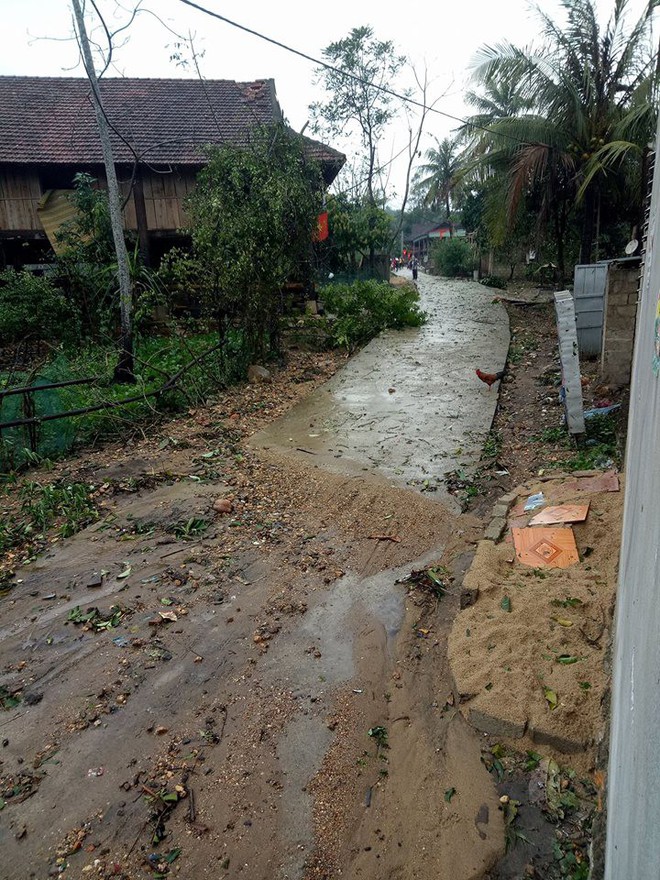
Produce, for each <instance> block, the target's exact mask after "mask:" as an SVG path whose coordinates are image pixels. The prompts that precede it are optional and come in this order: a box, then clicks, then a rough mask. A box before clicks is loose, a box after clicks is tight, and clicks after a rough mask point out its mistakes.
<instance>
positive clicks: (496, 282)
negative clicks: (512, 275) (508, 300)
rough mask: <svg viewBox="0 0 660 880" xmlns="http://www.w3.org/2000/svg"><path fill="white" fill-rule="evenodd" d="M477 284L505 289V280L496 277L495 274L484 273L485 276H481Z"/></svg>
mask: <svg viewBox="0 0 660 880" xmlns="http://www.w3.org/2000/svg"><path fill="white" fill-rule="evenodd" d="M479 284H483V285H484V287H496V288H497V289H498V290H506V281H505V280H504V278H498V277H497V275H486V277H485V278H481V279H480V281H479Z"/></svg>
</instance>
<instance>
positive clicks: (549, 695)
mask: <svg viewBox="0 0 660 880" xmlns="http://www.w3.org/2000/svg"><path fill="white" fill-rule="evenodd" d="M543 696H544V697H545V699H546V702H547V704H548V706H550V709H556V708H557V706H558V705H559V700H558V698H557V694H556V693H555V691H553V690H552V688H549V687H544V688H543Z"/></svg>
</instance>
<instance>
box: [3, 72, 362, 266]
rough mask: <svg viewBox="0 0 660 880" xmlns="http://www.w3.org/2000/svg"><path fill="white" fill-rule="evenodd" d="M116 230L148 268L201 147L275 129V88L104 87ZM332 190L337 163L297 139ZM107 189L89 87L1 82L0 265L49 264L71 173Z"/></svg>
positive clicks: (178, 220)
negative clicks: (120, 199)
mask: <svg viewBox="0 0 660 880" xmlns="http://www.w3.org/2000/svg"><path fill="white" fill-rule="evenodd" d="M100 89H101V95H102V98H103V103H104V107H105V112H106V115H107V117H108V120H109V122H110V124H111V128H112V141H113V150H114V156H115V164H116V167H117V174H118V177H119V180H120V184H121V187H122V189H123V192H124V196H125V200H126V201H125V206H124V223H125V226H126V228H127V229H129V230H134V231H135V232H136V233H137V236H138V240H139V244H140V250H141V252H142V254H143V257H144V258H145V260H146V261H147V262H148V261H150V260H153V259H158V257H159V255H160V254H162V253H163V252H164V251H165V250H166V249H168V248H169V247H170V246H171V245H172V244H173V243H176V242H177V241H181V240H182V230H183V229H185V226H186V214H185V198H186V196H187V195H188V193H189V192H190V191H191V189H192V187H193V186H194V185H195V179H196V175H197V173H198V171H199V170H200V169H201V168H202V167H203V165H204V162H205V153H204V149H205V147H207V146H208V145H210V144H231V145H235V146H242V145H245V144H247V142H248V139H249V136H250V132H251V131H252V130H254V128H255V127H257V126H260V125H268V124H272V123H276V122H280V121H282V118H283V117H282V111H281V109H280V106H279V103H278V101H277V96H276V93H275V83H274V81H273V80H272V79H263V80H256V81H255V82H247V83H245V82H244V83H241V82H234V81H232V80H203V81H202V80H199V79H194V80H187V79H131V78H123V77H122V78H119V77H116V78H104V79H103V80H101V83H100ZM305 144H306V149H307V151H308V155H309V156H310V157H311V158H314V159H316V160H317V161H319V162H320V163H321V167H322V171H323V177H324V180H325V183H326V185H329V184H330V183H331V182H332V181H333V180H334V178H335V177H336V175H337V174H338V173H339V170H340V169H341V167H342V165H343V164H344V162H345V156H343V154H341V153H339V152H337V151H336V150H333V149H332V148H331V147H328V146H326V145H325V144H322V143H319V142H318V141H314V140H311V139H310V138H305ZM78 172H87V173H89V174H91V175H93V176H94V177H95V178H96V179H97V180H98V181H99V183H100V185H103V184H104V170H103V158H102V152H101V144H100V140H99V136H98V131H97V127H96V118H95V114H94V108H93V105H92V102H91V95H90V85H89V82H88V81H87V80H86V79H78V78H72V77H58V78H51V77H22V76H0V266H2V264H9V265H16V266H20V265H25V264H30V263H37V262H39V261H41V260H43V259H47V258H48V257H47V255H48V254H49V253H50V248H51V247H52V246H54V247H55V248H57V239H56V237H55V233H56V230H57V229H58V228H59V226H60V225H61V223H62V222H64V221H65V220H66V219H68V218H69V217H70V216H71V211H72V207H71V203H70V200H69V198H68V196H69V193H70V192H71V190H72V188H73V179H74V176H75V174H76V173H78Z"/></svg>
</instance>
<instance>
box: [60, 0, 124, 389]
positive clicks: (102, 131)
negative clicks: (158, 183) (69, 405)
mask: <svg viewBox="0 0 660 880" xmlns="http://www.w3.org/2000/svg"><path fill="white" fill-rule="evenodd" d="M71 5H72V6H73V12H74V15H75V20H76V29H77V31H78V40H79V43H80V51H81V53H82V60H83V65H84V67H85V72H86V73H87V77H88V79H89V82H90V85H91V87H92V101H93V103H94V111H95V113H96V122H97V125H98V129H99V138H100V140H101V148H102V150H103V162H104V164H105V176H106V180H107V183H108V206H109V209H110V224H111V226H112V238H113V240H114V244H115V253H116V256H117V276H118V280H119V309H120V315H121V338H120V342H119V360H118V362H117V366H116V367H115V373H114V377H115V381H116V382H130V383H134V382H135V375H134V372H133V291H132V289H131V275H130V271H129V267H128V253H127V251H126V241H125V239H124V228H123V224H122V217H121V196H120V194H119V184H118V183H117V172H116V169H115V160H114V157H113V155H112V144H111V143H110V126H109V125H108V120H107V117H106V115H105V112H104V110H103V104H102V101H101V92H100V90H99V81H98V78H97V76H96V70H95V68H94V59H93V58H92V50H91V49H90V47H89V39H88V37H87V29H86V27H85V18H84V16H83V12H82V8H81V6H80V0H71Z"/></svg>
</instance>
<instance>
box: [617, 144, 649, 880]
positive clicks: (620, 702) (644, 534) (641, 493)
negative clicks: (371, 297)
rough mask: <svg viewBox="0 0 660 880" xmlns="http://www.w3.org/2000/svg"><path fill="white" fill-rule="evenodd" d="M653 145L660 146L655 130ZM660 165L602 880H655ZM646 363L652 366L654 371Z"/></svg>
mask: <svg viewBox="0 0 660 880" xmlns="http://www.w3.org/2000/svg"><path fill="white" fill-rule="evenodd" d="M657 140H658V142H660V129H659V136H658V139H657ZM659 209H660V157H659V156H658V150H657V148H656V159H655V178H654V182H653V196H652V203H651V216H650V221H649V235H648V242H647V252H646V266H645V270H644V278H643V281H642V288H641V302H640V305H639V309H638V312H637V329H636V336H635V352H634V358H633V372H632V386H631V404H630V422H629V427H628V445H627V452H626V498H625V507H624V521H623V543H622V547H621V562H620V573H619V593H618V598H617V613H616V629H615V646H614V649H615V652H614V675H613V694H612V722H611V744H610V767H609V773H608V798H607V841H606V855H605V858H606V863H605V878H606V880H658V878H660V556H659V554H660V377H659V376H658V361H660V358H658V351H657V350H656V345H658V344H660V343H657V342H656V334H660V320H658V321H657V324H658V328H657V329H656V315H657V308H658V298H659V296H660V229H659V228H658V225H659V222H660V215H659ZM654 358H655V359H656V363H655V365H654Z"/></svg>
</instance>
